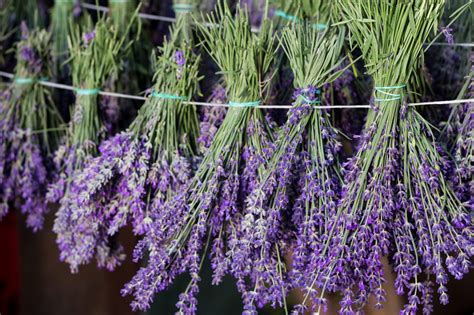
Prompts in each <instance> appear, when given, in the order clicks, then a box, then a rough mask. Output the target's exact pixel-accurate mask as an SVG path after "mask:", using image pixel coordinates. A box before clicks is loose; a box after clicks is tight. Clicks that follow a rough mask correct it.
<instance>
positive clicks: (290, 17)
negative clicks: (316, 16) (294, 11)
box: [275, 10, 299, 21]
mask: <svg viewBox="0 0 474 315" xmlns="http://www.w3.org/2000/svg"><path fill="white" fill-rule="evenodd" d="M275 15H276V16H279V17H281V18H283V19H286V20H290V21H298V20H299V18H298V17H296V16H294V15H291V14H288V13H286V12H285V11H282V10H276V11H275Z"/></svg>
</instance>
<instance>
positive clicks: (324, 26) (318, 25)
mask: <svg viewBox="0 0 474 315" xmlns="http://www.w3.org/2000/svg"><path fill="white" fill-rule="evenodd" d="M313 27H314V28H315V29H317V30H318V31H324V30H325V29H327V28H328V25H327V24H322V23H316V24H313Z"/></svg>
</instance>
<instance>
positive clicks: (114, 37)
mask: <svg viewBox="0 0 474 315" xmlns="http://www.w3.org/2000/svg"><path fill="white" fill-rule="evenodd" d="M135 16H136V15H135ZM131 23H133V19H132V21H131V22H130V24H129V27H130V25H131ZM86 28H88V29H89V30H90V25H89V27H86ZM130 44H131V43H130V42H126V34H123V35H119V34H118V33H117V31H116V29H115V28H114V27H113V25H112V23H111V21H110V20H109V19H106V18H104V17H101V18H100V19H99V20H98V21H97V23H96V24H95V27H94V29H93V30H91V31H88V32H83V31H82V29H81V28H79V27H77V28H76V29H75V31H74V32H73V34H72V35H71V36H70V38H69V47H70V55H71V57H70V60H69V62H70V67H71V74H72V83H73V85H74V86H75V87H76V91H75V92H76V102H75V105H74V108H73V113H72V118H71V122H70V123H69V128H68V135H67V139H66V141H65V143H64V144H63V145H62V146H61V147H59V149H58V150H57V151H56V154H55V158H54V161H55V164H56V168H57V170H58V173H59V175H58V178H57V180H56V182H55V183H53V184H52V185H50V187H49V191H48V195H47V199H48V200H49V201H51V202H58V201H59V202H60V208H59V210H58V212H57V218H56V221H55V225H54V231H55V232H56V233H57V236H58V238H57V243H58V245H59V249H60V252H61V256H60V257H61V260H65V261H67V262H68V263H70V264H71V268H72V269H73V270H75V268H76V267H77V265H78V261H79V262H80V261H81V259H83V257H81V254H80V253H76V252H72V251H73V248H72V247H71V244H73V243H74V240H75V235H74V234H73V232H76V233H80V230H79V231H77V230H76V231H73V230H72V229H71V227H73V226H75V223H76V222H75V221H76V220H77V219H78V218H77V214H76V213H75V212H74V209H72V208H71V207H70V206H69V202H70V198H69V193H71V188H72V187H71V185H70V183H71V181H72V180H73V178H74V177H75V176H76V173H77V172H80V171H81V170H82V169H83V167H84V166H86V165H87V164H88V163H89V162H90V161H91V160H92V158H93V157H94V156H96V155H97V153H98V150H97V146H98V144H99V142H100V140H101V139H102V138H103V136H104V134H105V132H104V127H103V123H102V119H101V115H100V113H99V105H98V93H99V89H100V88H101V87H102V86H103V85H104V82H105V81H106V80H107V78H108V77H109V76H110V75H112V74H113V73H116V72H117V71H119V69H120V65H121V62H120V58H121V57H122V56H123V54H122V53H123V52H124V51H126V49H124V47H127V46H129V45H130ZM100 246H101V252H100V253H99V254H98V255H97V256H98V257H97V258H98V260H99V264H106V263H110V264H113V262H106V261H107V259H108V258H109V257H107V256H108V254H109V253H108V251H110V248H109V247H108V244H100ZM101 254H102V255H101ZM111 255H112V256H113V254H111ZM110 259H112V260H113V257H111V258H110Z"/></svg>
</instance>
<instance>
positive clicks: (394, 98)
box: [375, 84, 406, 102]
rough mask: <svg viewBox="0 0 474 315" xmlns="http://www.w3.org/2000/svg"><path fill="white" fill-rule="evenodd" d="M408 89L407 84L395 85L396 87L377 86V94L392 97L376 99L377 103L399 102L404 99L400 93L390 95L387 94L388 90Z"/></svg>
mask: <svg viewBox="0 0 474 315" xmlns="http://www.w3.org/2000/svg"><path fill="white" fill-rule="evenodd" d="M405 87H406V84H400V85H394V86H376V87H375V92H376V93H377V92H378V93H382V94H383V95H387V96H390V97H389V98H376V99H375V101H376V102H389V101H397V100H401V99H402V95H401V94H400V93H389V92H386V91H387V90H389V91H390V90H397V89H403V88H405Z"/></svg>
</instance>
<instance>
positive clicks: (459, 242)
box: [307, 0, 473, 314]
mask: <svg viewBox="0 0 474 315" xmlns="http://www.w3.org/2000/svg"><path fill="white" fill-rule="evenodd" d="M337 3H338V4H339V8H340V12H341V14H342V16H343V19H344V20H345V21H347V25H348V27H349V29H350V31H351V39H352V40H353V42H354V43H356V44H357V45H358V46H359V48H360V49H361V52H362V56H363V58H364V59H365V61H366V68H367V72H368V74H370V75H371V76H372V77H373V80H374V82H375V91H374V94H375V100H374V107H373V110H371V111H370V112H369V114H368V117H367V121H366V125H365V129H364V132H363V134H362V136H361V138H360V143H359V148H358V150H357V153H356V154H355V156H354V157H353V158H351V159H349V161H348V162H347V163H346V164H345V167H344V176H345V183H344V186H343V188H342V197H341V198H342V199H341V201H340V204H339V207H338V210H337V213H336V215H334V216H332V217H330V218H329V221H328V222H327V223H326V224H327V226H328V234H327V236H326V237H325V238H324V241H323V244H322V245H321V251H320V255H319V256H318V258H317V260H316V262H317V264H316V265H315V271H314V272H313V274H312V276H311V277H312V278H313V279H312V286H311V287H310V288H309V289H308V291H307V296H317V298H313V301H314V302H315V304H316V305H317V304H319V306H318V309H320V308H321V307H322V306H324V305H325V303H326V299H325V294H326V292H331V291H341V292H342V294H343V298H342V301H341V302H340V304H341V313H343V314H353V313H354V311H359V310H360V309H361V308H362V307H363V305H364V304H366V302H367V301H368V298H369V296H370V295H374V297H375V300H376V307H382V303H383V302H384V300H385V296H384V295H385V292H384V290H383V288H382V284H383V282H384V275H383V266H382V257H384V256H387V255H388V256H389V258H390V259H391V260H392V262H393V264H394V266H395V268H394V271H395V273H396V281H395V287H396V291H397V293H398V294H403V293H407V294H408V304H407V305H405V307H404V309H403V310H402V313H403V314H414V313H416V311H417V309H418V308H420V307H421V306H423V312H424V313H425V314H428V313H430V312H431V309H432V306H431V304H432V301H431V299H432V297H433V288H432V286H433V282H435V283H436V284H437V285H438V289H437V292H438V293H439V295H440V301H441V302H442V303H443V304H446V303H447V302H448V296H447V293H446V290H447V289H446V283H447V281H448V272H449V273H450V274H452V275H453V276H454V277H455V278H457V279H460V278H461V277H462V276H463V274H465V273H467V272H468V270H469V268H470V257H471V255H472V253H473V238H472V222H471V218H470V216H469V213H468V210H467V209H466V208H465V207H463V205H462V204H461V203H460V201H459V200H458V199H457V197H456V195H455V193H454V191H453V189H452V188H451V187H450V186H449V185H448V182H447V180H446V175H445V170H446V166H447V164H448V163H447V161H445V159H444V158H443V156H442V155H441V154H440V152H439V150H440V148H439V146H438V145H437V144H436V142H435V139H434V137H433V134H432V132H431V127H430V125H429V124H428V122H427V121H426V120H424V118H423V117H422V116H421V115H420V114H419V113H418V112H417V111H416V110H415V109H414V108H413V107H407V106H406V103H405V100H406V95H407V93H406V91H405V84H406V82H409V81H410V80H411V79H412V77H413V76H416V75H417V73H418V71H417V70H418V69H420V67H421V64H422V63H423V44H424V43H425V42H426V41H427V40H428V38H429V35H430V33H432V32H433V31H434V30H436V29H437V23H438V20H439V18H440V16H441V14H442V12H443V8H444V4H445V1H442V0H427V1H416V2H406V1H394V0H383V1H380V0H369V1H368V0H356V1H353V0H351V1H349V0H338V2H337ZM422 272H424V273H425V274H426V275H427V277H426V278H425V277H422V276H421V273H422Z"/></svg>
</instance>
